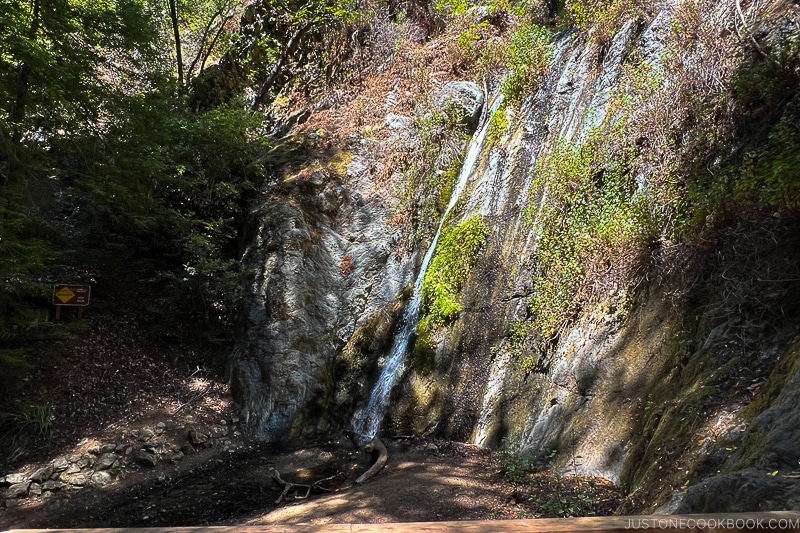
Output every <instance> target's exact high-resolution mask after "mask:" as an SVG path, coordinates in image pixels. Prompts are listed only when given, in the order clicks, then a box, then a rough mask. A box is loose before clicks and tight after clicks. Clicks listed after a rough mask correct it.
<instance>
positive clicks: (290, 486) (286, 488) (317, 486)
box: [272, 468, 344, 504]
mask: <svg viewBox="0 0 800 533" xmlns="http://www.w3.org/2000/svg"><path fill="white" fill-rule="evenodd" d="M343 475H344V474H342V473H341V472H339V473H338V474H336V475H333V476H331V477H326V478H325V479H320V480H319V481H315V482H314V483H312V484H311V485H307V484H305V483H290V482H288V481H285V480H284V479H283V478H281V473H280V472H278V470H277V469H275V468H273V469H272V479H274V480H275V481H276V482H277V483H278V484H279V485H282V486H283V492H281V495H280V496H278V499H277V500H275V503H276V504H278V503H281V502H285V501H289V498H288V494H289V493H290V492H291V491H293V490H295V491H297V490H298V489H300V490H305V494H302V495H301V494H299V493H295V495H294V499H295V500H305V499H306V498H308V496H309V494H311V491H312V490H319V491H322V492H331V491H332V489H329V488H327V487H323V486H322V485H321V484H322V483H325V482H326V481H332V480H334V479H336V478H338V477H341V476H343Z"/></svg>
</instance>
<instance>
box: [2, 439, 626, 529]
mask: <svg viewBox="0 0 800 533" xmlns="http://www.w3.org/2000/svg"><path fill="white" fill-rule="evenodd" d="M388 447H389V448H390V459H389V464H388V465H387V466H386V468H385V469H384V470H383V471H382V472H381V473H380V474H378V476H376V477H375V478H373V479H372V480H370V481H368V482H367V483H365V484H364V485H355V484H354V482H353V480H354V479H355V477H357V476H358V475H359V474H360V473H361V472H363V471H364V470H365V469H366V468H367V467H368V465H369V461H370V457H369V456H367V455H366V454H364V453H363V452H359V451H356V450H355V449H353V448H352V447H350V446H347V445H346V444H345V443H333V442H332V443H326V444H323V445H320V446H315V447H312V448H303V449H300V450H296V451H280V450H277V449H275V448H273V447H270V446H267V445H259V444H254V443H251V444H249V445H244V444H243V445H242V447H241V448H239V449H237V450H235V451H233V450H231V451H227V452H226V451H224V450H222V449H221V448H219V449H207V450H203V451H201V452H198V454H197V455H194V456H192V457H190V458H187V459H186V460H184V461H183V462H181V463H180V464H175V465H166V464H164V465H160V466H157V467H155V468H154V469H151V470H149V471H146V472H140V473H139V474H138V475H135V474H134V475H130V476H128V477H126V478H125V479H120V480H117V481H116V482H114V483H112V484H110V485H108V486H105V487H101V488H84V489H80V490H69V491H66V492H62V493H61V494H58V495H57V496H53V497H51V498H48V499H46V500H43V499H30V500H28V501H25V502H23V503H21V504H20V505H18V506H15V507H14V508H11V509H5V510H3V511H0V529H14V528H59V527H62V528H67V527H137V526H201V525H235V524H246V525H257V524H271V523H283V524H297V523H379V522H406V521H438V520H471V519H508V518H534V517H541V516H561V515H562V513H559V512H555V513H553V512H552V509H549V510H548V509H545V510H544V512H543V510H542V509H540V508H539V507H538V506H537V502H541V499H542V498H546V499H551V498H550V497H551V496H553V495H554V494H555V493H554V492H553V491H552V487H547V484H546V483H541V481H542V479H539V480H536V478H535V477H531V478H530V479H528V480H526V481H524V482H522V483H518V484H513V483H509V482H508V481H507V480H506V479H505V478H504V477H503V475H502V472H501V469H500V468H499V463H498V462H497V457H496V454H494V453H493V452H491V451H488V450H482V449H479V448H476V447H474V446H470V445H464V444H458V443H450V442H441V441H437V442H424V441H419V440H413V441H409V440H403V441H389V446H388ZM273 469H277V470H278V471H279V472H280V475H281V479H283V480H285V481H288V482H292V483H305V484H312V483H314V482H315V481H318V480H322V479H327V478H331V479H330V480H329V481H328V482H326V483H322V484H321V485H322V487H323V488H324V489H326V490H330V491H331V492H323V491H313V492H312V493H311V494H310V495H309V496H308V497H307V498H305V493H306V490H305V489H302V488H301V489H299V490H297V491H292V492H289V493H288V494H287V495H286V496H285V497H284V499H285V500H286V501H280V502H279V501H278V500H279V499H281V498H280V497H281V494H282V492H283V487H282V486H281V485H280V484H278V483H277V482H276V481H275V480H274V477H273ZM532 476H535V474H533V475H532ZM547 479H548V480H552V479H554V477H553V476H552V475H548V476H547ZM532 481H537V483H532ZM562 481H564V480H563V479H562ZM588 487H589V484H588V483H585V484H584V485H583V487H582V489H581V490H580V491H575V490H574V487H573V488H569V487H567V486H566V485H565V486H563V487H562V490H561V492H559V493H558V496H559V497H561V496H563V497H565V498H571V499H575V501H576V502H578V501H580V500H579V499H576V498H584V499H586V498H590V499H591V503H590V505H589V508H591V509H593V510H590V511H589V513H588V514H610V513H611V512H613V509H614V508H615V507H616V505H617V503H618V500H619V494H618V491H617V490H616V489H615V488H614V487H613V486H611V485H610V484H605V483H603V482H602V481H600V482H599V483H598V482H595V483H594V484H593V489H591V490H592V491H593V492H591V493H590V492H589V489H588ZM587 494H591V496H587ZM584 503H586V501H585V500H584ZM575 514H587V513H585V512H584V513H579V512H576V513H575Z"/></svg>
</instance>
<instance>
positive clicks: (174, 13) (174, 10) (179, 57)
mask: <svg viewBox="0 0 800 533" xmlns="http://www.w3.org/2000/svg"><path fill="white" fill-rule="evenodd" d="M175 2H176V0H169V17H170V18H171V19H172V33H173V34H174V35H175V60H176V61H177V63H178V86H179V87H180V88H181V90H183V53H182V51H181V29H180V26H178V6H177V5H176V3H175Z"/></svg>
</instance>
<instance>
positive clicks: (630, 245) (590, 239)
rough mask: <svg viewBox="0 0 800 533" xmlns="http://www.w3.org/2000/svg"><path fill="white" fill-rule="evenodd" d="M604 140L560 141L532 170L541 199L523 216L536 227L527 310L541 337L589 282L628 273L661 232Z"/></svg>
mask: <svg viewBox="0 0 800 533" xmlns="http://www.w3.org/2000/svg"><path fill="white" fill-rule="evenodd" d="M601 141H602V139H601V138H600V137H599V136H598V135H593V136H591V137H590V139H589V140H588V141H587V142H585V143H581V144H578V145H572V144H569V143H567V142H566V141H563V140H562V141H560V142H559V143H558V144H557V145H556V146H555V148H554V149H553V151H552V153H551V154H550V155H548V156H547V157H545V158H543V159H541V160H540V161H539V164H538V165H537V168H536V170H535V172H536V177H535V179H534V183H533V187H534V188H535V189H539V190H541V191H543V199H542V202H541V205H540V204H538V203H537V204H532V205H531V206H530V207H529V210H528V213H527V214H526V216H527V219H528V220H530V221H532V222H533V223H534V224H535V225H536V227H537V228H538V229H539V231H540V232H541V235H540V240H539V244H538V247H537V251H536V259H537V262H536V276H535V281H536V293H535V295H534V296H533V298H532V299H531V301H530V311H531V313H532V314H533V315H534V317H535V321H536V329H537V330H538V331H540V332H541V335H542V337H543V338H545V339H552V338H554V337H555V336H556V335H557V334H558V332H559V331H560V329H561V328H562V326H563V325H564V324H565V323H566V322H568V321H569V320H570V319H571V318H572V317H573V316H574V315H575V313H576V312H577V311H578V310H579V309H580V308H581V306H582V305H583V304H584V303H585V302H587V301H590V300H591V299H592V298H593V297H594V296H596V293H595V292H594V291H596V290H597V287H596V286H592V287H589V286H588V284H587V281H588V280H593V281H596V280H598V279H604V280H606V281H607V282H608V283H614V281H616V280H615V279H614V278H616V279H628V278H627V276H628V275H629V273H630V271H631V270H635V269H636V268H637V266H638V265H639V264H640V263H641V261H642V260H643V259H644V256H645V253H646V252H647V250H648V249H649V247H650V245H651V244H652V242H653V240H654V238H655V237H656V236H657V235H658V230H657V228H656V227H655V226H654V221H653V219H652V217H651V216H650V215H649V213H648V210H647V197H646V196H645V195H644V194H643V193H636V183H635V181H634V179H633V177H632V176H630V175H629V174H627V173H626V171H625V170H626V166H625V161H622V160H620V159H619V155H618V154H613V155H611V154H607V152H605V147H604V145H603V144H602V142H601Z"/></svg>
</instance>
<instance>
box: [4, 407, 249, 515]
mask: <svg viewBox="0 0 800 533" xmlns="http://www.w3.org/2000/svg"><path fill="white" fill-rule="evenodd" d="M165 427H166V426H165V424H164V423H163V422H159V423H158V424H156V426H155V427H154V428H153V429H151V428H143V429H140V430H136V431H133V432H131V433H130V434H129V435H128V438H127V439H126V440H127V442H126V443H108V444H92V445H88V442H89V441H88V439H84V440H83V441H81V442H80V443H78V446H77V448H76V450H82V451H76V453H73V454H70V455H65V456H61V457H57V458H55V459H53V460H52V461H51V462H50V463H48V464H47V465H45V466H43V467H41V468H38V469H37V470H36V471H34V472H33V473H32V474H30V475H28V474H25V473H13V474H8V475H5V476H0V487H7V488H6V490H5V495H4V499H5V506H6V507H14V506H16V505H18V504H19V502H20V500H21V499H24V498H50V497H52V496H54V495H55V493H57V492H60V491H63V490H69V489H82V488H85V487H94V488H98V487H103V486H105V485H108V484H109V483H111V482H113V481H114V480H115V479H118V478H119V479H122V478H125V477H126V476H127V475H128V474H130V473H132V472H134V471H136V470H139V469H141V468H142V467H143V468H145V469H147V468H152V467H154V466H156V465H157V464H158V463H159V462H160V461H163V462H165V463H170V464H172V463H176V462H178V461H180V460H181V459H183V457H184V456H186V455H189V454H193V453H196V452H197V450H198V449H202V448H210V447H212V446H215V445H216V446H223V449H224V450H229V451H232V448H231V446H232V443H231V441H230V440H229V439H227V438H226V437H227V436H228V427H227V426H226V425H224V423H223V425H218V426H213V427H212V428H210V430H201V429H198V428H191V429H190V430H189V431H188V434H187V437H186V440H185V441H184V442H183V443H182V445H181V444H177V443H170V442H165V441H164V440H163V439H161V438H160V437H161V436H162V435H163V434H164V431H165ZM234 436H238V432H234ZM122 437H123V439H124V438H125V435H124V434H123V435H122ZM87 445H88V446H87Z"/></svg>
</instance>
